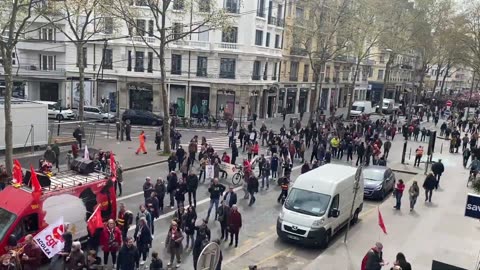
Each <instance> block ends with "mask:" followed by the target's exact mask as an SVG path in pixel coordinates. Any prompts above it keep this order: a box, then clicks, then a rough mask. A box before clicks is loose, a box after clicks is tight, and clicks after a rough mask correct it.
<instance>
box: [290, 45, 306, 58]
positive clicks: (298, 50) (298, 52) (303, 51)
mask: <svg viewBox="0 0 480 270" xmlns="http://www.w3.org/2000/svg"><path fill="white" fill-rule="evenodd" d="M290 54H291V55H298V56H306V55H307V50H306V49H304V48H298V47H292V48H291V49H290Z"/></svg>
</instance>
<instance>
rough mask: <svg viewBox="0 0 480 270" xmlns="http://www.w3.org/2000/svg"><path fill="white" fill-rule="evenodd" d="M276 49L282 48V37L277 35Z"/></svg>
mask: <svg viewBox="0 0 480 270" xmlns="http://www.w3.org/2000/svg"><path fill="white" fill-rule="evenodd" d="M275 48H276V49H279V48H280V35H278V34H277V35H275Z"/></svg>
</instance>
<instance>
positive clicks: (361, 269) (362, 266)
mask: <svg viewBox="0 0 480 270" xmlns="http://www.w3.org/2000/svg"><path fill="white" fill-rule="evenodd" d="M370 251H371V250H369V251H367V253H366V254H365V256H363V259H362V265H361V266H360V270H366V269H367V261H368V253H369V252H370Z"/></svg>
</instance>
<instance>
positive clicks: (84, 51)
mask: <svg viewBox="0 0 480 270" xmlns="http://www.w3.org/2000/svg"><path fill="white" fill-rule="evenodd" d="M78 60H79V59H77V67H78V62H79V61H78ZM83 67H87V48H86V47H83Z"/></svg>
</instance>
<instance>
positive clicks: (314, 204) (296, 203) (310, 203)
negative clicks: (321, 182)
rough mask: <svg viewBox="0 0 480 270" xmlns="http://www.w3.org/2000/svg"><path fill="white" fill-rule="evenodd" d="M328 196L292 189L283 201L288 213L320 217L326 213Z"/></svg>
mask: <svg viewBox="0 0 480 270" xmlns="http://www.w3.org/2000/svg"><path fill="white" fill-rule="evenodd" d="M329 202H330V195H326V194H322V193H316V192H312V191H308V190H303V189H297V188H293V189H292V190H291V191H290V194H288V198H287V200H286V201H285V208H287V209H288V210H290V211H294V212H298V213H302V214H306V215H310V216H316V217H321V216H323V215H324V214H325V211H327V207H328V203H329Z"/></svg>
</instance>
